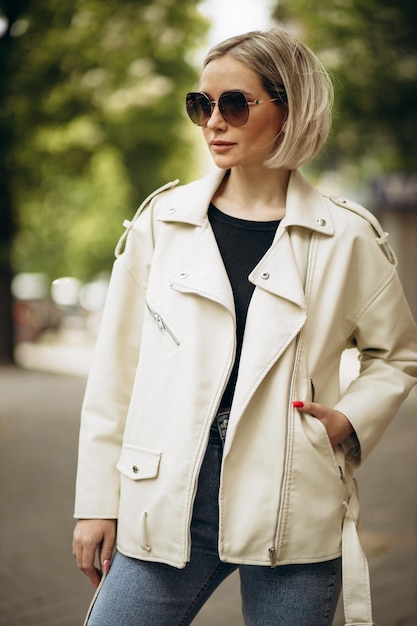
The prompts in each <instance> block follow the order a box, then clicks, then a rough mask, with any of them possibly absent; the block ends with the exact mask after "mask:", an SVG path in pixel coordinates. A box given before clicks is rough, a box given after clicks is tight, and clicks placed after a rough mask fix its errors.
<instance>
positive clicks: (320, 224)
mask: <svg viewBox="0 0 417 626" xmlns="http://www.w3.org/2000/svg"><path fill="white" fill-rule="evenodd" d="M316 223H317V224H318V225H319V226H326V220H325V219H324V218H322V217H318V218H317V219H316Z"/></svg>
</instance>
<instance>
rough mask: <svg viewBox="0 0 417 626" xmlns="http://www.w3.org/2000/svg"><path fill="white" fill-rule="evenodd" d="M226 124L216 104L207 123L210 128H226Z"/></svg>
mask: <svg viewBox="0 0 417 626" xmlns="http://www.w3.org/2000/svg"><path fill="white" fill-rule="evenodd" d="M226 125H227V124H226V122H225V120H224V118H223V115H222V114H221V113H220V109H219V105H218V103H217V102H215V103H214V104H213V105H212V109H211V116H210V119H209V120H208V122H207V127H208V128H224V127H225V126H226Z"/></svg>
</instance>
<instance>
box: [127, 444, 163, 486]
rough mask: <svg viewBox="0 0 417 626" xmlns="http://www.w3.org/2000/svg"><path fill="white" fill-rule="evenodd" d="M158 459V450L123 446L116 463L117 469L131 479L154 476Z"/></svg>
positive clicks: (159, 456) (157, 466)
mask: <svg viewBox="0 0 417 626" xmlns="http://www.w3.org/2000/svg"><path fill="white" fill-rule="evenodd" d="M160 460H161V453H160V452H155V451H154V450H148V449H146V448H135V447H133V446H125V447H124V448H123V450H122V454H121V455H120V459H119V462H118V463H117V469H118V470H119V471H120V472H122V474H124V475H125V476H127V477H128V478H131V479H132V480H143V479H145V478H155V477H156V476H157V474H158V470H159V462H160Z"/></svg>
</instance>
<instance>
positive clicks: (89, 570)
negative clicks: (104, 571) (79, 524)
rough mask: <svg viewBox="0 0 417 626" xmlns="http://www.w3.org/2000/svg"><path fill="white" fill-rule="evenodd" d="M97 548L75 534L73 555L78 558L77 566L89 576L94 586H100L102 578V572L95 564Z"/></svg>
mask: <svg viewBox="0 0 417 626" xmlns="http://www.w3.org/2000/svg"><path fill="white" fill-rule="evenodd" d="M96 549H97V546H94V545H91V544H86V545H85V544H84V543H82V542H81V541H80V540H79V539H78V538H77V537H76V535H75V536H74V542H73V555H74V556H75V558H76V561H77V567H78V569H79V570H80V571H81V572H83V574H85V575H86V576H88V578H89V579H90V580H91V582H92V584H93V585H94V587H97V586H98V584H99V582H100V579H101V572H100V570H99V569H98V568H97V567H95V565H94V561H95V555H96Z"/></svg>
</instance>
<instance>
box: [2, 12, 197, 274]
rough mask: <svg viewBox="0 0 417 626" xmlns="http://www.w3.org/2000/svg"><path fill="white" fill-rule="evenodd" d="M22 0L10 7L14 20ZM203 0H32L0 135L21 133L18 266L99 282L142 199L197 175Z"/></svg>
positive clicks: (17, 150)
mask: <svg viewBox="0 0 417 626" xmlns="http://www.w3.org/2000/svg"><path fill="white" fill-rule="evenodd" d="M12 4H13V3H11V4H9V3H3V6H1V5H0V13H1V9H3V13H4V14H5V15H6V16H7V15H10V13H9V12H10V11H11V8H10V7H11V6H12ZM17 5H18V6H19V2H17ZM25 5H26V6H25ZM197 5H198V0H181V2H177V1H176V0H127V1H122V0H106V2H103V1H102V0H71V1H70V0H37V2H30V3H20V6H21V12H20V14H19V15H18V16H14V17H13V20H11V30H10V31H9V33H8V34H7V35H6V36H7V37H8V38H9V41H10V45H9V47H8V51H7V66H6V73H7V75H8V76H9V81H8V85H7V95H5V94H4V93H3V94H2V97H1V101H0V105H1V107H2V115H1V119H2V122H3V124H0V142H1V141H2V139H5V136H6V135H5V133H6V131H7V129H10V128H11V129H12V136H11V137H8V138H7V142H6V143H7V145H8V150H7V155H6V164H7V173H8V185H9V190H10V194H11V197H12V200H13V206H14V207H15V212H16V222H17V236H16V238H15V240H14V244H13V252H12V260H13V266H14V270H15V271H43V272H47V273H48V274H49V275H50V277H51V278H55V277H56V276H59V275H75V276H77V277H79V278H81V279H88V278H91V277H92V276H93V275H94V274H96V273H98V272H100V271H101V270H103V269H109V268H110V266H111V263H112V259H113V249H114V245H115V242H116V240H117V237H118V235H119V233H120V232H121V230H122V226H121V224H122V222H123V219H124V218H126V217H129V216H130V215H131V214H132V212H133V211H134V209H135V205H136V204H137V203H139V202H140V201H141V200H142V199H143V197H144V196H145V195H146V194H147V193H149V192H150V191H152V190H153V189H155V188H156V187H158V186H159V185H161V184H163V183H164V182H166V181H167V180H169V179H172V178H181V179H182V180H184V181H185V180H189V179H190V178H192V177H193V176H194V175H195V174H196V170H195V166H194V165H193V163H194V161H193V159H192V153H193V147H192V138H193V134H192V132H191V129H190V125H189V122H188V121H187V120H186V118H185V115H184V112H183V108H184V106H183V100H184V93H185V92H186V91H187V90H188V89H189V87H190V86H192V85H193V84H194V83H195V77H196V69H195V68H194V66H193V63H192V57H191V54H192V51H193V50H194V49H196V47H197V46H199V45H201V43H202V38H203V37H204V35H205V33H206V30H207V23H206V21H205V20H204V19H203V18H202V17H201V16H200V14H199V13H198V12H197ZM6 36H5V37H6Z"/></svg>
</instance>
